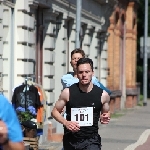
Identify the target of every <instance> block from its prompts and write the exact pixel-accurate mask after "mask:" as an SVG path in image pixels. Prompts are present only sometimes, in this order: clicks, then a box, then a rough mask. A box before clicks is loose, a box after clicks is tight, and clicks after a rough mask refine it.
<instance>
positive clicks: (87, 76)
mask: <svg viewBox="0 0 150 150" xmlns="http://www.w3.org/2000/svg"><path fill="white" fill-rule="evenodd" d="M93 73H94V72H93V71H92V68H91V66H90V64H81V65H79V66H78V67H77V77H78V79H79V82H80V83H81V84H83V85H87V84H89V83H90V82H91V80H92V76H93Z"/></svg>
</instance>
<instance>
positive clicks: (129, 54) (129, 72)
mask: <svg viewBox="0 0 150 150" xmlns="http://www.w3.org/2000/svg"><path fill="white" fill-rule="evenodd" d="M133 7H134V3H129V5H128V8H127V12H126V14H127V15H126V22H127V30H126V86H127V88H132V79H133V78H132V76H133V55H134V54H133Z"/></svg>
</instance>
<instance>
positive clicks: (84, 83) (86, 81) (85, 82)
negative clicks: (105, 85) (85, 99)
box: [81, 80, 89, 85]
mask: <svg viewBox="0 0 150 150" xmlns="http://www.w3.org/2000/svg"><path fill="white" fill-rule="evenodd" d="M81 84H83V85H87V84H89V81H88V80H82V81H81Z"/></svg>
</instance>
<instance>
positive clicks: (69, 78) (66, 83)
mask: <svg viewBox="0 0 150 150" xmlns="http://www.w3.org/2000/svg"><path fill="white" fill-rule="evenodd" d="M78 82H79V79H78V78H75V77H74V76H73V73H69V74H66V75H63V76H62V78H61V83H62V85H63V89H64V88H66V87H70V86H71V85H72V84H74V83H78ZM92 83H93V84H94V85H97V86H98V87H100V88H101V89H103V90H105V91H106V92H107V93H108V94H109V95H110V94H111V91H110V90H109V89H107V88H106V87H104V85H103V84H101V83H100V82H99V81H98V80H97V78H96V77H95V76H93V77H92Z"/></svg>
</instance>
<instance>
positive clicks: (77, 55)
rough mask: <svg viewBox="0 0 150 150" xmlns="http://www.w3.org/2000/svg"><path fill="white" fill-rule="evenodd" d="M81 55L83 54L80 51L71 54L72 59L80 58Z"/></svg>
mask: <svg viewBox="0 0 150 150" xmlns="http://www.w3.org/2000/svg"><path fill="white" fill-rule="evenodd" d="M82 57H83V56H82V54H80V53H75V54H73V55H72V59H74V58H82Z"/></svg>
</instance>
